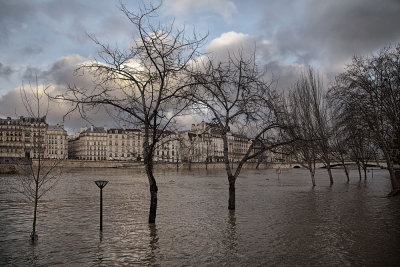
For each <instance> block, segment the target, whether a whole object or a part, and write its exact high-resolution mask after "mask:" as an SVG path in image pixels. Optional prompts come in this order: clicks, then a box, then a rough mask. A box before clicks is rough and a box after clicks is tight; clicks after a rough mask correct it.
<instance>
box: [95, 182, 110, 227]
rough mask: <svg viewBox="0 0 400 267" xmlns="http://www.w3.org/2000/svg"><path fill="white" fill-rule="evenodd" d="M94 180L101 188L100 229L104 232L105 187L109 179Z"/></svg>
mask: <svg viewBox="0 0 400 267" xmlns="http://www.w3.org/2000/svg"><path fill="white" fill-rule="evenodd" d="M94 182H95V183H96V185H97V186H98V187H99V188H100V231H101V232H103V188H104V187H105V186H106V185H107V183H108V181H104V180H97V181H94Z"/></svg>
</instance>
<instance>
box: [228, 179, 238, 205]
mask: <svg viewBox="0 0 400 267" xmlns="http://www.w3.org/2000/svg"><path fill="white" fill-rule="evenodd" d="M235 180H236V179H235V177H234V176H229V177H228V181H229V203H228V209H229V210H234V209H235Z"/></svg>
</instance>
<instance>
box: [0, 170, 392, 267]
mask: <svg viewBox="0 0 400 267" xmlns="http://www.w3.org/2000/svg"><path fill="white" fill-rule="evenodd" d="M333 174H334V178H335V184H334V185H333V186H332V187H330V186H329V180H328V177H327V174H326V171H324V170H319V171H318V172H317V175H316V180H317V186H316V187H315V188H312V187H311V181H310V178H309V175H308V173H307V171H306V170H303V169H290V170H283V171H282V173H281V175H280V177H279V178H278V177H277V175H276V173H275V171H274V170H243V171H242V174H241V175H240V176H239V178H238V180H237V182H236V206H237V207H236V211H235V212H234V213H232V212H229V211H228V209H227V204H228V203H227V202H228V182H227V178H226V176H225V173H224V172H223V171H222V170H221V171H219V170H218V171H216V170H212V171H206V170H198V171H192V172H189V171H181V172H176V171H171V170H169V171H165V172H164V171H158V172H157V173H156V177H157V181H158V186H159V198H158V212H157V223H156V224H155V225H152V226H149V224H147V216H148V207H149V192H148V183H147V179H146V176H145V174H144V173H143V172H141V171H140V170H132V169H128V170H121V169H80V170H78V169H77V170H70V171H68V172H66V173H64V174H63V175H62V177H61V178H60V181H59V183H58V185H57V187H56V188H54V189H53V190H52V191H50V192H49V193H48V194H47V195H46V196H45V197H44V199H43V201H42V202H41V203H40V206H39V217H38V234H39V240H38V243H37V244H36V245H31V244H30V242H29V234H30V228H31V221H32V215H31V213H32V209H31V206H29V205H27V204H26V203H25V202H23V201H22V199H21V198H20V197H19V196H18V195H15V194H13V193H11V192H10V191H9V190H8V188H9V187H10V186H11V185H12V184H13V182H14V180H15V179H16V178H15V177H14V176H4V175H3V176H0V226H1V229H0V266H57V265H65V266H135V265H136V266H350V265H357V266H359V265H363V266H396V265H397V266H398V265H399V264H400V199H399V198H386V197H385V196H386V194H387V193H388V192H389V191H390V181H389V175H388V173H387V171H385V170H374V172H373V176H374V177H373V178H372V173H369V177H368V179H367V180H366V181H364V180H362V181H361V182H359V181H358V177H357V176H358V175H357V173H356V171H352V173H351V182H350V184H346V183H345V177H344V174H343V171H342V170H334V173H333ZM99 179H106V180H109V184H108V185H107V186H106V187H105V188H104V189H103V203H104V204H103V205H104V206H103V209H104V211H103V218H104V219H103V221H104V222H103V234H100V233H99V189H98V188H97V186H96V185H95V183H94V182H93V181H94V180H99Z"/></svg>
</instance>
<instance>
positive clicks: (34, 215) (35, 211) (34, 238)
mask: <svg viewBox="0 0 400 267" xmlns="http://www.w3.org/2000/svg"><path fill="white" fill-rule="evenodd" d="M38 193H39V181H35V205H34V208H33V222H32V233H31V241H32V242H35V241H36V239H37V234H36V217H37V206H38Z"/></svg>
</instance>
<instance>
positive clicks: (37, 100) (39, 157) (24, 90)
mask: <svg viewBox="0 0 400 267" xmlns="http://www.w3.org/2000/svg"><path fill="white" fill-rule="evenodd" d="M42 87H43V88H42ZM45 89H46V86H44V85H43V86H39V85H38V81H37V78H36V84H35V85H34V86H33V85H32V84H29V86H28V87H25V86H22V87H21V89H20V95H21V100H22V103H23V104H24V106H25V110H26V112H27V115H28V116H29V117H27V118H24V119H23V120H24V122H23V123H24V124H25V126H26V127H25V130H24V132H25V133H24V143H25V157H26V162H27V163H26V164H23V165H20V167H21V174H20V175H19V176H18V179H17V188H16V190H17V191H18V192H19V193H21V194H22V195H23V196H24V197H25V198H26V199H27V200H28V201H29V202H30V203H33V220H32V232H31V235H30V238H31V241H32V242H34V241H36V240H37V238H38V235H37V230H36V224H37V217H38V215H37V214H38V204H39V200H40V199H41V198H42V197H43V196H44V195H45V194H46V193H47V192H48V191H49V190H50V189H52V188H53V187H54V186H55V185H56V183H57V181H58V180H59V177H60V169H59V168H57V165H58V163H59V162H60V161H59V160H46V163H45V164H44V162H43V160H44V158H45V149H46V144H45V136H46V128H47V123H46V116H47V113H48V108H49V99H48V97H47V96H46V95H45V94H44V90H45ZM28 140H29V141H28Z"/></svg>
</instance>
